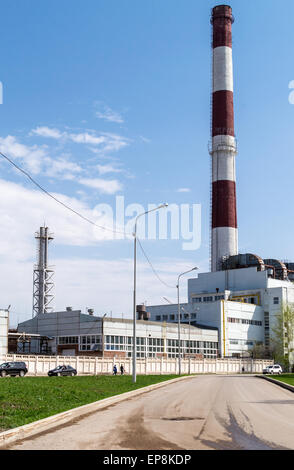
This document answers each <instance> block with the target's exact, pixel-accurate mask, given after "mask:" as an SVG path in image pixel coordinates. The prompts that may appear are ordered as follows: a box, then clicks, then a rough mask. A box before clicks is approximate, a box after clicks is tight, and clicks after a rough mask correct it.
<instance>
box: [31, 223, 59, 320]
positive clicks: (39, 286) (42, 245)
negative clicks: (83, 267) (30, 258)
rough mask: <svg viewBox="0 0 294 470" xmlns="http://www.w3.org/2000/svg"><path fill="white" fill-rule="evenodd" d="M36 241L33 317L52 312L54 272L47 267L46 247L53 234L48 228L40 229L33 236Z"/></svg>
mask: <svg viewBox="0 0 294 470" xmlns="http://www.w3.org/2000/svg"><path fill="white" fill-rule="evenodd" d="M35 238H36V240H37V264H36V265H35V266H34V281H33V316H35V315H39V314H40V313H50V312H51V311H52V310H53V306H52V301H53V299H54V294H53V288H54V282H53V276H54V270H53V268H52V267H50V266H49V265H48V245H49V242H50V241H51V240H53V234H52V233H49V229H48V227H45V226H44V227H40V231H39V232H37V233H36V234H35Z"/></svg>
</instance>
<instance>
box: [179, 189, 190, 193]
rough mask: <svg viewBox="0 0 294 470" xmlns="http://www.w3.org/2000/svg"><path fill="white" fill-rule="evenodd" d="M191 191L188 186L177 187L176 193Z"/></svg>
mask: <svg viewBox="0 0 294 470" xmlns="http://www.w3.org/2000/svg"><path fill="white" fill-rule="evenodd" d="M190 191H191V189H190V188H179V189H177V192H178V193H189V192H190Z"/></svg>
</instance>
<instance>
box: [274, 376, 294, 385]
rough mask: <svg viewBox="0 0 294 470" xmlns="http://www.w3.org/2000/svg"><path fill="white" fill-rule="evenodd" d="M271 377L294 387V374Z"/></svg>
mask: <svg viewBox="0 0 294 470" xmlns="http://www.w3.org/2000/svg"><path fill="white" fill-rule="evenodd" d="M269 377H271V378H272V379H275V380H280V381H281V382H284V383H286V384H288V385H293V387H294V374H283V375H270V376H269Z"/></svg>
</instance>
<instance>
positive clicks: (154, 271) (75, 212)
mask: <svg viewBox="0 0 294 470" xmlns="http://www.w3.org/2000/svg"><path fill="white" fill-rule="evenodd" d="M0 155H1V156H2V157H3V158H5V159H6V160H7V161H8V162H9V163H10V164H11V165H12V166H14V167H15V168H16V169H17V170H18V171H20V172H21V173H22V174H23V175H25V176H26V177H27V178H28V179H29V180H30V181H31V182H32V183H33V184H34V185H35V186H36V187H37V188H38V189H39V190H40V191H42V192H43V193H44V194H46V195H47V196H48V197H50V198H51V199H53V200H54V201H55V202H57V203H58V204H60V205H61V206H63V207H64V208H65V209H67V210H69V211H70V212H72V213H74V214H75V215H77V216H78V217H80V218H81V219H83V220H84V221H85V222H88V223H89V224H91V225H94V226H95V227H98V228H100V229H102V230H106V231H109V232H112V233H119V234H124V235H130V234H128V233H126V232H122V231H119V230H113V229H111V228H108V227H105V226H102V225H99V224H96V223H95V222H93V221H92V220H90V219H88V217H85V216H84V215H82V214H81V213H80V212H78V211H76V210H75V209H73V208H72V207H70V206H69V205H67V204H65V203H64V202H62V201H60V199H58V198H57V197H55V196H53V194H51V193H50V192H49V191H47V190H46V189H45V188H43V186H41V185H40V184H39V183H38V182H37V181H36V180H35V179H34V178H33V177H32V176H31V175H30V174H29V173H28V172H27V171H25V170H24V169H23V168H21V167H20V166H19V165H17V164H16V163H15V162H14V161H13V160H11V159H10V158H9V157H7V155H5V154H4V153H3V152H0ZM137 240H138V243H139V246H140V248H141V251H142V253H143V255H144V257H145V258H146V260H147V262H148V264H149V266H150V267H151V269H152V271H153V274H154V275H155V276H156V278H157V279H158V280H159V281H160V282H161V283H162V284H163V285H165V286H166V287H168V288H171V289H174V288H175V287H176V286H171V285H169V284H167V283H166V282H165V281H163V279H161V277H160V276H159V274H158V273H157V271H156V269H155V268H154V267H153V265H152V263H151V261H150V259H149V258H148V256H147V254H146V252H145V250H144V248H143V246H142V244H141V241H140V240H139V238H138V237H137Z"/></svg>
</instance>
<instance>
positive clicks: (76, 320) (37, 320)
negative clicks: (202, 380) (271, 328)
mask: <svg viewBox="0 0 294 470" xmlns="http://www.w3.org/2000/svg"><path fill="white" fill-rule="evenodd" d="M18 332H19V333H26V334H27V335H30V334H31V335H33V334H38V335H40V336H41V337H46V338H48V345H49V350H48V351H47V353H49V354H57V355H70V356H76V355H83V356H91V355H97V356H102V357H131V356H132V344H133V321H132V320H129V319H120V318H108V317H96V316H94V315H86V314H83V313H81V311H80V310H66V311H63V312H52V313H47V314H39V315H37V316H35V317H34V318H33V319H31V320H27V321H25V322H22V323H20V324H19V325H18ZM136 336H137V357H138V358H146V357H147V358H148V357H150V358H152V357H154V358H160V357H171V358H173V357H177V356H178V326H177V325H173V324H172V323H169V322H153V321H148V320H147V321H146V320H137V334H136ZM180 339H181V353H182V356H183V357H194V358H217V357H218V356H219V343H218V330H217V328H216V327H214V326H202V327H201V328H200V327H195V326H193V325H185V324H184V325H182V326H181V330H180ZM30 352H31V353H42V350H40V341H34V337H33V336H31V344H30ZM43 352H44V351H43Z"/></svg>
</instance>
